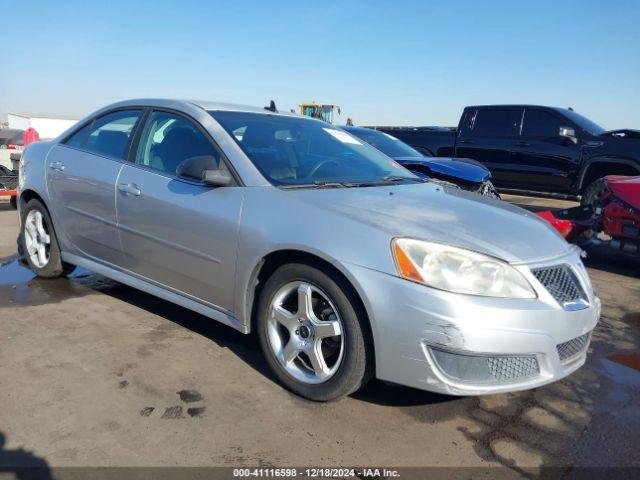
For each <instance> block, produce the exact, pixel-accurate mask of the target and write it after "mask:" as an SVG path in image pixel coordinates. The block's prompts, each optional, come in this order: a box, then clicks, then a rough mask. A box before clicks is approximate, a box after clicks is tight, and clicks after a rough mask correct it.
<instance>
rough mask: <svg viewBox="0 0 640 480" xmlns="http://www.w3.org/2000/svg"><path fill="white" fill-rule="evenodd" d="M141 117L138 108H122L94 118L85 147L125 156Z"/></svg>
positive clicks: (118, 156)
mask: <svg viewBox="0 0 640 480" xmlns="http://www.w3.org/2000/svg"><path fill="white" fill-rule="evenodd" d="M139 117H140V111H138V110H121V111H118V112H113V113H108V114H107V115H105V116H103V117H100V118H98V119H96V120H94V122H93V125H92V127H91V132H90V133H89V135H88V137H87V139H86V140H85V143H84V146H83V148H84V149H85V150H87V151H89V152H91V153H98V154H100V155H107V156H109V157H115V158H124V157H125V154H126V152H125V150H126V148H127V145H128V144H129V139H130V138H131V135H132V134H133V128H134V127H135V125H136V122H137V121H138V118H139Z"/></svg>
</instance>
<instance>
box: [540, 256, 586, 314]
mask: <svg viewBox="0 0 640 480" xmlns="http://www.w3.org/2000/svg"><path fill="white" fill-rule="evenodd" d="M532 273H533V275H534V276H535V277H536V278H537V279H538V281H539V282H540V283H541V284H542V285H543V286H544V288H546V289H547V291H548V292H549V293H550V294H551V296H552V297H553V298H555V299H556V301H557V302H558V303H559V304H560V305H562V306H566V305H567V304H570V303H575V302H579V301H581V300H583V301H584V300H586V297H585V294H584V291H583V290H582V287H581V286H580V282H579V281H578V278H577V277H576V275H575V273H573V271H572V270H571V268H570V267H569V265H556V266H553V267H544V268H537V269H535V270H532Z"/></svg>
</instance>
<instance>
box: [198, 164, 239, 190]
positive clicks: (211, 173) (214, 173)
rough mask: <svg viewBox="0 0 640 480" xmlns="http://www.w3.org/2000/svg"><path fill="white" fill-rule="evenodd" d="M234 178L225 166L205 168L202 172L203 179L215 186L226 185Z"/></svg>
mask: <svg viewBox="0 0 640 480" xmlns="http://www.w3.org/2000/svg"><path fill="white" fill-rule="evenodd" d="M232 180H233V178H232V177H231V174H230V173H229V172H228V171H227V169H226V168H225V169H224V170H223V169H220V168H218V169H216V170H205V171H204V172H202V181H203V182H204V183H206V184H207V185H213V186H215V187H226V186H228V185H230V184H231V181H232Z"/></svg>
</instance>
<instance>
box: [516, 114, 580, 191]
mask: <svg viewBox="0 0 640 480" xmlns="http://www.w3.org/2000/svg"><path fill="white" fill-rule="evenodd" d="M571 126H572V125H567V121H566V120H565V119H563V118H562V117H560V116H558V115H556V114H554V113H552V112H549V111H547V110H542V109H539V108H532V107H528V108H526V109H525V112H524V118H523V123H522V129H521V133H520V137H519V139H518V141H517V142H516V144H515V148H514V151H513V153H514V163H515V164H517V165H518V168H519V170H520V171H521V172H522V176H523V182H524V183H525V184H526V185H527V186H528V187H529V188H531V189H532V190H540V191H546V192H553V191H555V192H566V191H569V189H570V187H571V178H575V174H576V173H577V170H578V165H579V162H580V150H581V147H580V144H579V142H578V141H577V140H572V139H570V138H567V137H562V136H560V135H559V132H560V127H571Z"/></svg>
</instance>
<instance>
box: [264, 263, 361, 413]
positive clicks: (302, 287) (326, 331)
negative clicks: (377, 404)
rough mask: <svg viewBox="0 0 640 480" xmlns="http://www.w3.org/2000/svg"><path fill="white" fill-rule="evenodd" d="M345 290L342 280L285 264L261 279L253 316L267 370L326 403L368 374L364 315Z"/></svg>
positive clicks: (292, 387)
mask: <svg viewBox="0 0 640 480" xmlns="http://www.w3.org/2000/svg"><path fill="white" fill-rule="evenodd" d="M351 293H352V289H351V288H349V285H348V284H347V283H346V281H345V280H344V279H343V278H341V277H339V276H338V275H336V274H334V273H332V272H330V271H327V270H325V269H323V268H317V267H316V266H312V265H308V264H304V263H290V264H285V265H283V266H281V267H280V268H278V269H277V270H276V271H275V272H274V273H273V274H272V275H271V277H269V279H268V280H267V281H266V283H265V285H264V287H263V289H262V291H261V292H260V298H259V303H258V310H257V317H256V329H257V334H258V339H259V342H260V347H261V349H262V351H263V353H264V357H265V359H266V360H267V363H268V364H269V366H270V367H271V370H272V371H273V373H274V374H275V376H276V377H277V378H278V380H279V381H280V382H281V383H282V384H284V386H285V387H287V388H288V389H289V390H291V391H293V392H295V393H297V394H298V395H301V396H303V397H305V398H308V399H309V400H314V401H318V402H327V401H331V400H336V399H338V398H340V397H343V396H345V395H349V394H350V393H352V392H354V391H356V390H358V389H359V388H360V387H361V386H362V385H364V384H365V383H366V382H367V381H368V380H369V378H371V376H372V373H373V368H372V367H373V349H372V347H371V342H370V340H369V336H368V329H367V324H366V322H367V319H366V318H364V317H365V315H364V313H363V312H362V311H361V308H360V307H359V304H358V303H357V302H354V299H353V297H352V295H351ZM318 366H320V367H323V368H322V369H319V368H317V367H318ZM319 372H322V373H321V374H319Z"/></svg>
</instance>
